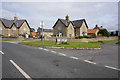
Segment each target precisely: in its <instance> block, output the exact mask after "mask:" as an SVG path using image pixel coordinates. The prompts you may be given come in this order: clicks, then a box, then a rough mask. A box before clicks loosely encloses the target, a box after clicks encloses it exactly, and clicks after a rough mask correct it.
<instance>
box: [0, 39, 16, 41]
mask: <svg viewBox="0 0 120 80" xmlns="http://www.w3.org/2000/svg"><path fill="white" fill-rule="evenodd" d="M0 41H18V40H13V39H0Z"/></svg>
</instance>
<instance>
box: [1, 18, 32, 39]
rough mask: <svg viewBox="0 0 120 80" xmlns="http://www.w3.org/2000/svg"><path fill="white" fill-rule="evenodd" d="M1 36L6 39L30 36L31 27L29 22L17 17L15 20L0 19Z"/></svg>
mask: <svg viewBox="0 0 120 80" xmlns="http://www.w3.org/2000/svg"><path fill="white" fill-rule="evenodd" d="M0 34H3V35H4V36H6V37H10V36H16V37H18V36H19V35H25V34H28V35H29V34H30V26H29V24H28V22H27V20H18V18H17V16H15V17H14V20H7V19H4V18H0Z"/></svg>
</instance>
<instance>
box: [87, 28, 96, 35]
mask: <svg viewBox="0 0 120 80" xmlns="http://www.w3.org/2000/svg"><path fill="white" fill-rule="evenodd" d="M97 30H98V29H89V30H87V33H88V34H92V33H96V31H97Z"/></svg>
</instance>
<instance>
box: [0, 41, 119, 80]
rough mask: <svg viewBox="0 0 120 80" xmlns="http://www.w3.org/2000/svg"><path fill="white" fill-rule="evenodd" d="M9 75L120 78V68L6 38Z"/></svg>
mask: <svg viewBox="0 0 120 80" xmlns="http://www.w3.org/2000/svg"><path fill="white" fill-rule="evenodd" d="M2 52H3V53H0V55H2V77H3V79H5V78H31V79H33V78H118V71H119V70H117V69H111V68H109V67H105V66H101V65H97V64H95V63H90V62H88V61H83V60H79V59H77V58H75V57H68V56H66V55H63V54H62V53H59V54H58V53H57V52H56V51H50V50H48V49H42V48H36V47H30V46H24V45H20V44H13V43H7V42H3V44H2Z"/></svg>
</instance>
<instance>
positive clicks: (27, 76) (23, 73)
mask: <svg viewBox="0 0 120 80" xmlns="http://www.w3.org/2000/svg"><path fill="white" fill-rule="evenodd" d="M10 62H11V63H12V64H13V65H14V66H15V67H16V68H17V69H18V70H19V71H20V72H21V73H22V75H23V76H24V77H25V78H27V79H28V80H32V79H31V78H30V76H29V75H28V74H27V73H25V72H24V71H23V70H22V69H21V68H20V67H19V66H18V65H17V64H16V63H15V62H14V61H13V60H10Z"/></svg>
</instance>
